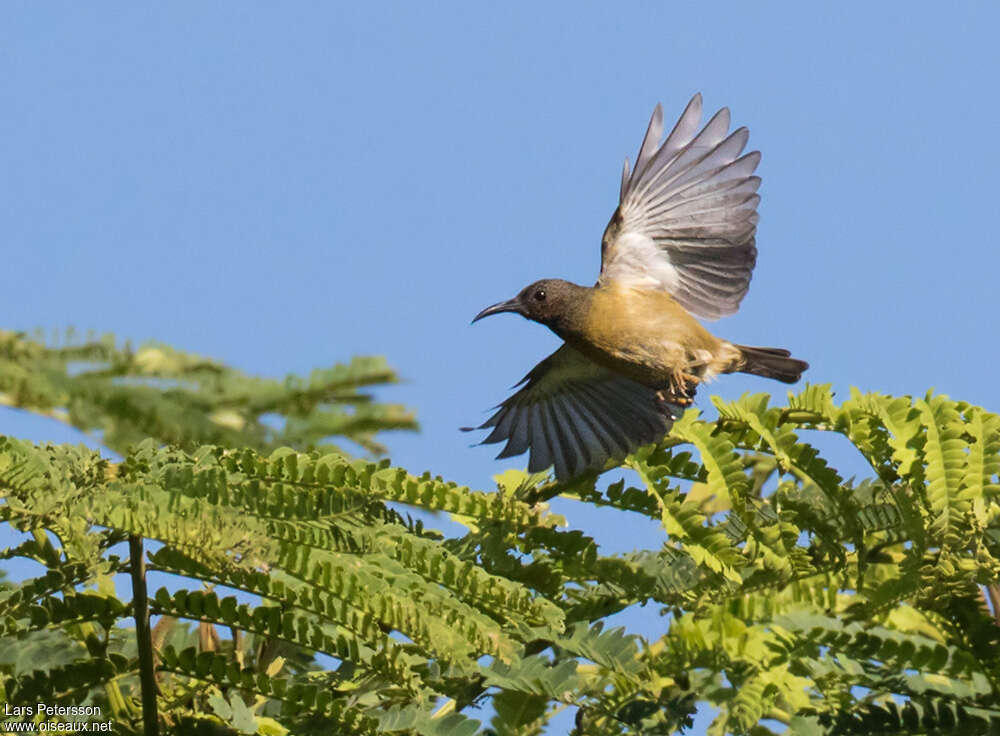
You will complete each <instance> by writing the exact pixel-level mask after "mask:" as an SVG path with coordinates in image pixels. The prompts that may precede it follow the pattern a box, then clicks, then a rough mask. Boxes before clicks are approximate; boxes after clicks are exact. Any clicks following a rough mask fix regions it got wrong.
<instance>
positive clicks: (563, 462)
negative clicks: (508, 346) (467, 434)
mask: <svg viewBox="0 0 1000 736" xmlns="http://www.w3.org/2000/svg"><path fill="white" fill-rule="evenodd" d="M518 386H520V388H519V390H518V391H516V392H515V393H514V394H513V395H512V396H510V398H508V399H507V400H506V401H504V402H503V403H502V404H500V406H498V407H497V411H496V413H494V414H493V416H491V417H490V418H489V419H487V420H486V421H485V422H484V423H483V424H482V425H481V426H479V427H478V429H492V431H491V432H490V434H489V435H488V436H487V437H486V439H485V440H483V444H492V443H496V442H504V441H506V445H505V446H504V448H503V450H502V451H501V452H500V454H499V455H497V457H498V458H505V457H511V456H513V455H519V454H521V453H523V452H525V451H526V450H530V452H531V454H530V456H529V459H528V470H530V471H531V472H537V471H540V470H545V469H546V468H548V467H552V466H554V467H555V472H556V477H557V478H558V479H560V480H568V479H570V478H574V477H576V476H578V475H580V474H582V473H584V472H587V471H599V470H601V469H602V468H603V467H604V464H605V463H606V462H607V461H608V459H610V458H623V457H624V456H625V455H627V454H628V453H629V452H632V451H633V450H635V449H636V448H638V447H641V446H642V445H646V444H649V443H650V442H656V441H657V440H659V439H661V438H662V437H663V435H665V434H666V433H667V431H668V430H669V429H670V426H671V425H672V424H673V419H674V417H673V410H674V407H672V406H671V405H670V404H667V403H665V402H664V401H662V400H661V399H660V398H659V396H658V395H657V392H656V391H655V390H653V389H651V388H649V387H647V386H643V385H642V384H640V383H636V382H635V381H631V380H629V379H628V378H624V377H623V376H619V375H618V374H616V373H613V372H612V371H610V370H608V369H606V368H603V367H601V366H599V365H598V364H596V363H594V362H593V361H591V360H590V359H589V358H587V357H585V356H584V355H582V354H581V353H579V352H577V351H576V350H574V349H573V348H571V347H569V346H568V345H563V346H562V347H561V348H559V349H558V350H557V351H556V352H554V353H553V354H552V355H550V356H549V357H547V358H546V359H545V360H543V361H542V362H541V363H539V364H538V365H536V366H535V367H534V368H533V369H532V370H531V372H530V373H528V375H527V376H525V377H524V379H523V380H522V381H521V382H520V383H518Z"/></svg>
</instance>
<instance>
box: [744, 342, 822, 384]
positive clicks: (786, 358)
mask: <svg viewBox="0 0 1000 736" xmlns="http://www.w3.org/2000/svg"><path fill="white" fill-rule="evenodd" d="M733 347H735V348H736V349H738V350H739V351H740V355H741V356H742V357H743V360H742V362H741V363H740V364H739V367H738V368H736V370H737V371H738V372H740V373H750V374H751V375H754V376H763V377H764V378H774V379H777V380H779V381H784V382H785V383H795V382H796V381H798V380H799V379H800V378H801V377H802V373H803V371H805V370H806V369H807V368H808V367H809V364H808V363H806V362H805V361H804V360H799V359H798V358H793V357H791V356H792V354H791V353H790V352H788V351H787V350H783V349H781V348H756V347H749V346H747V345H734V346H733Z"/></svg>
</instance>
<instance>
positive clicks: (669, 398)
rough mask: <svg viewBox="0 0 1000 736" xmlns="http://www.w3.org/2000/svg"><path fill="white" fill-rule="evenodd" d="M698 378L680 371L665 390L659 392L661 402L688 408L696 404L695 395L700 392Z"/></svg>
mask: <svg viewBox="0 0 1000 736" xmlns="http://www.w3.org/2000/svg"><path fill="white" fill-rule="evenodd" d="M698 383H699V381H698V378H697V377H696V376H692V375H690V374H688V373H684V372H683V371H678V372H677V374H676V375H675V376H674V377H673V379H672V380H671V381H670V383H669V385H668V386H667V388H665V389H661V390H660V391H659V392H658V394H657V395H658V396H659V397H660V400H661V401H665V402H666V403H668V404H673V405H675V406H680V407H683V408H685V409H686V408H687V407H689V406H691V405H692V404H693V403H694V395H695V393H696V392H697V390H698Z"/></svg>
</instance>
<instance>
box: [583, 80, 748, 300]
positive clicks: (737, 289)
mask: <svg viewBox="0 0 1000 736" xmlns="http://www.w3.org/2000/svg"><path fill="white" fill-rule="evenodd" d="M700 120H701V95H700V94H698V95H695V96H694V97H693V98H692V99H691V101H690V102H689V103H688V106H687V107H686V108H685V110H684V112H683V113H682V114H681V117H680V119H679V120H678V121H677V124H676V125H674V128H673V130H672V131H671V132H670V135H668V136H667V138H666V140H664V141H663V143H662V144H661V143H659V141H660V138H661V137H662V135H663V112H662V109H661V108H660V106H659V105H657V106H656V110H655V111H654V112H653V117H652V119H651V120H650V123H649V128H648V129H647V131H646V136H645V137H644V138H643V141H642V146H641V147H640V149H639V156H638V158H637V159H636V162H635V168H634V169H632V170H631V171H630V170H629V165H628V160H626V162H625V168H624V170H623V172H622V184H621V192H620V197H619V205H618V208H617V209H616V210H615V213H614V215H613V216H612V218H611V221H610V222H609V223H608V227H607V229H606V230H605V231H604V238H603V240H602V244H601V276H600V280H599V283H601V284H607V283H609V282H612V281H615V282H619V283H624V284H627V285H631V286H636V287H638V288H645V289H662V290H664V291H667V292H668V293H670V294H671V295H672V296H673V297H674V298H675V299H677V301H678V302H679V303H680V304H681V305H682V306H683V307H684V308H685V309H687V310H688V311H689V312H692V313H693V314H696V315H698V316H700V317H704V318H706V319H717V318H718V317H722V316H724V315H727V314H732V313H733V312H735V311H736V310H737V309H738V308H739V304H740V302H741V301H742V299H743V297H744V295H745V294H746V292H747V289H748V288H749V286H750V276H751V274H752V272H753V267H754V264H755V263H756V260H757V248H756V244H755V236H756V231H757V220H758V216H757V204H758V203H759V202H760V197H759V195H758V194H757V189H758V187H759V186H760V177H758V176H754V175H753V172H754V170H755V169H756V168H757V164H758V163H759V162H760V153H759V152H757V151H752V152H750V153H747V154H743V149H744V148H745V147H746V144H747V140H748V138H749V132H748V131H747V129H746V128H739V129H738V130H735V131H733V132H732V133H729V110H727V109H726V108H723V109H722V110H719V112H717V113H716V114H715V115H714V116H713V117H712V119H711V120H709V121H708V123H707V124H706V125H705V127H704V128H702V129H701V130H700V131H699V130H698V125H699V122H700Z"/></svg>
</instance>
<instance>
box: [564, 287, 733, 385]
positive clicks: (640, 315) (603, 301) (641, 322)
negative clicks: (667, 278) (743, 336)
mask: <svg viewBox="0 0 1000 736" xmlns="http://www.w3.org/2000/svg"><path fill="white" fill-rule="evenodd" d="M583 332H584V335H585V342H587V343H589V344H587V345H577V344H576V341H573V342H574V347H577V348H578V349H581V350H583V351H584V352H585V353H587V354H588V355H590V356H591V358H592V359H594V360H597V361H598V362H600V363H603V364H605V365H607V366H608V367H611V368H613V369H615V370H618V371H620V372H622V373H624V374H626V375H629V376H630V377H632V378H634V379H635V380H640V381H642V382H643V383H648V384H655V383H657V382H659V381H661V380H666V378H667V377H668V376H669V375H670V373H671V372H673V371H675V370H678V369H680V368H684V367H686V366H689V365H692V364H694V363H705V362H707V361H708V360H710V359H711V358H712V356H715V355H717V354H718V353H719V351H720V348H721V346H722V344H723V343H722V341H721V340H719V339H717V338H715V337H714V336H713V335H711V334H710V333H709V332H708V331H707V330H706V329H705V328H704V327H702V326H701V324H700V323H699V322H698V321H697V320H696V319H695V318H694V317H692V316H691V315H690V314H689V313H688V312H687V310H685V309H684V308H683V307H682V306H681V305H680V304H678V303H677V302H676V301H675V300H674V299H673V297H671V296H670V295H669V294H668V293H666V292H665V291H647V290H640V289H633V288H625V287H617V286H615V285H609V286H603V287H598V288H595V289H594V290H593V292H592V296H591V303H590V308H589V309H588V310H587V317H586V320H585V328H584V331H583Z"/></svg>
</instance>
